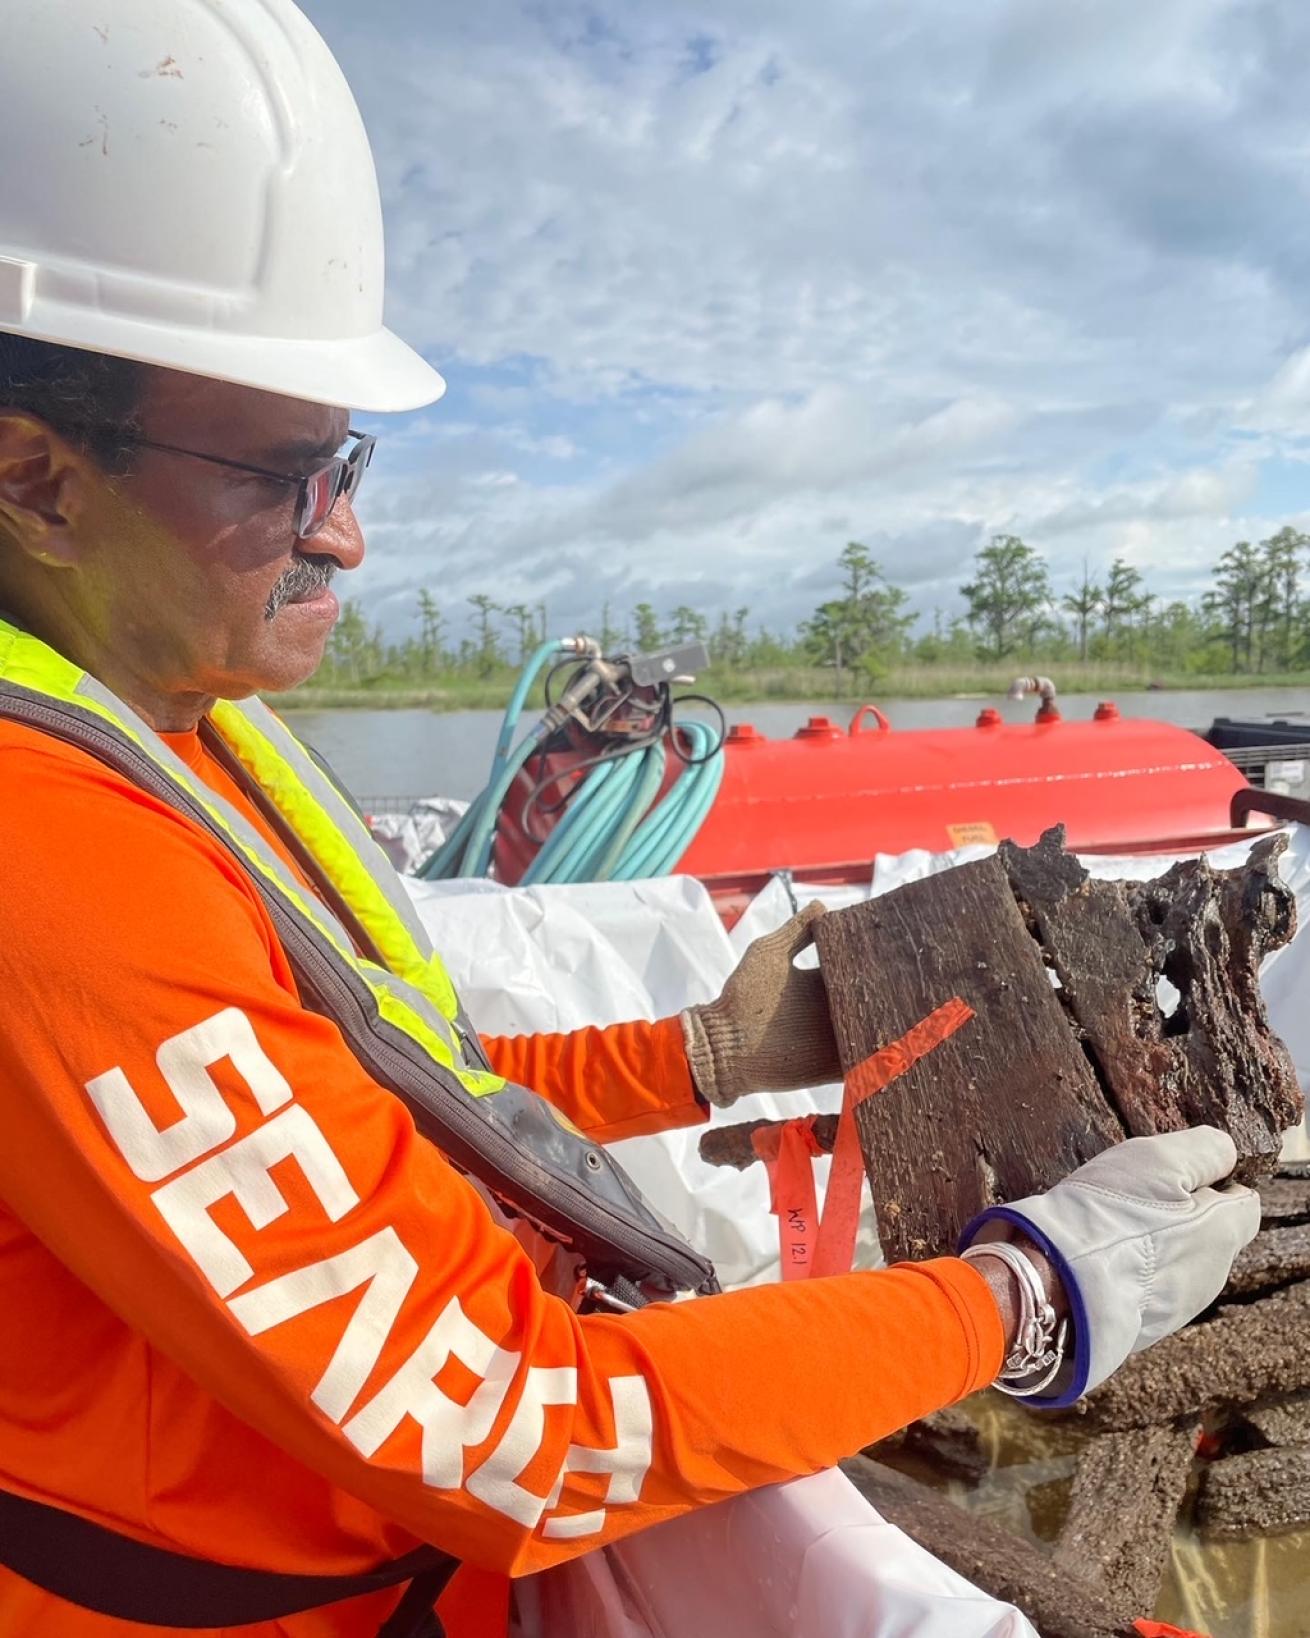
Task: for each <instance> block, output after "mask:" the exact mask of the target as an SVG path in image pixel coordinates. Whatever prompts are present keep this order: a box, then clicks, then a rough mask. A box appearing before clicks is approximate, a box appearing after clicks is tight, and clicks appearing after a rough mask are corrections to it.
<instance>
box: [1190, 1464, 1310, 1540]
mask: <svg viewBox="0 0 1310 1638" xmlns="http://www.w3.org/2000/svg"><path fill="white" fill-rule="evenodd" d="M1196 1521H1197V1524H1198V1526H1199V1527H1200V1530H1201V1533H1202V1534H1203V1535H1204V1536H1206V1537H1208V1538H1209V1539H1210V1540H1212V1541H1240V1540H1243V1539H1245V1538H1246V1537H1248V1536H1276V1535H1283V1534H1286V1533H1287V1532H1288V1531H1290V1530H1304V1529H1306V1528H1307V1527H1308V1526H1310V1448H1306V1447H1305V1446H1295V1447H1292V1448H1288V1449H1272V1450H1251V1451H1247V1452H1245V1453H1244V1454H1243V1455H1240V1456H1227V1457H1225V1458H1224V1460H1223V1461H1219V1462H1212V1463H1211V1464H1210V1466H1209V1467H1208V1468H1207V1469H1206V1471H1205V1475H1204V1477H1203V1478H1202V1480H1201V1489H1200V1494H1199V1495H1198V1497H1197V1507H1196Z"/></svg>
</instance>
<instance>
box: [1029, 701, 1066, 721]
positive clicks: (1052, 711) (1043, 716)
mask: <svg viewBox="0 0 1310 1638" xmlns="http://www.w3.org/2000/svg"><path fill="white" fill-rule="evenodd" d="M1033 720H1034V721H1035V722H1063V721H1064V718H1063V717H1062V716H1061V715H1060V707H1059V706H1058V705H1056V704H1055V702H1054V701H1053V700H1052V701H1050V702H1049V703H1047V702H1046V701H1043V703H1042V704H1041V705H1040V706H1039V707H1038V710H1037V715H1036V717H1035V718H1034V719H1033Z"/></svg>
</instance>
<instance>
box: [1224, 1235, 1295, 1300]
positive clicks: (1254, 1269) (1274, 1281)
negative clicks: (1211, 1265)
mask: <svg viewBox="0 0 1310 1638" xmlns="http://www.w3.org/2000/svg"><path fill="white" fill-rule="evenodd" d="M1305 1279H1310V1223H1294V1224H1292V1225H1290V1226H1289V1227H1285V1228H1267V1229H1262V1230H1261V1231H1260V1233H1259V1234H1257V1235H1256V1237H1255V1239H1254V1240H1252V1241H1251V1243H1250V1245H1248V1246H1243V1248H1242V1249H1241V1251H1239V1252H1238V1254H1237V1260H1236V1262H1234V1264H1233V1270H1232V1273H1231V1274H1230V1275H1229V1276H1228V1284H1227V1285H1226V1286H1225V1287H1224V1290H1223V1295H1224V1296H1225V1297H1226V1298H1231V1297H1249V1296H1254V1295H1256V1294H1258V1293H1260V1292H1265V1291H1273V1290H1276V1289H1277V1288H1278V1287H1279V1286H1282V1285H1290V1284H1291V1283H1292V1282H1293V1281H1294V1280H1305Z"/></svg>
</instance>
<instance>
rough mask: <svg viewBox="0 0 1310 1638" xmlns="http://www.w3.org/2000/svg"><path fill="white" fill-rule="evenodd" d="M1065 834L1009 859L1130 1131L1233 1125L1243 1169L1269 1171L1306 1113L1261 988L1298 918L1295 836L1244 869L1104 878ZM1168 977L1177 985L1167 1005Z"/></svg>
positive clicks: (1192, 862)
mask: <svg viewBox="0 0 1310 1638" xmlns="http://www.w3.org/2000/svg"><path fill="white" fill-rule="evenodd" d="M1062 843H1063V834H1062V832H1058V831H1048V832H1047V834H1046V835H1045V836H1044V837H1043V838H1042V840H1041V842H1040V843H1039V844H1038V846H1037V847H1035V848H1017V847H1015V846H1014V845H1013V844H1011V843H1005V844H1004V845H1003V846H1002V848H1001V858H1002V860H1003V862H1004V865H1005V868H1006V870H1007V871H1008V873H1009V876H1010V879H1011V881H1012V882H1013V884H1014V888H1015V892H1016V893H1017V894H1018V896H1019V899H1020V901H1021V904H1022V907H1023V908H1024V910H1025V913H1026V915H1027V917H1028V920H1029V922H1030V925H1031V926H1032V928H1033V931H1034V933H1035V934H1036V935H1037V937H1038V938H1039V939H1040V940H1041V943H1042V945H1043V947H1044V948H1045V950H1046V953H1047V956H1048V958H1049V959H1050V961H1051V964H1052V966H1053V967H1054V970H1055V972H1056V974H1057V975H1058V977H1059V979H1060V984H1061V994H1062V997H1063V999H1064V1001H1065V1004H1066V1005H1067V1006H1068V1008H1069V1010H1070V1013H1071V1015H1072V1017H1073V1018H1074V1019H1075V1021H1076V1022H1077V1024H1078V1026H1079V1028H1080V1030H1081V1032H1082V1034H1083V1037H1084V1040H1085V1042H1086V1045H1087V1049H1088V1051H1089V1053H1090V1054H1091V1056H1092V1059H1093V1062H1094V1064H1095V1066H1096V1070H1097V1075H1098V1078H1099V1080H1100V1082H1101V1085H1102V1086H1103V1087H1104V1089H1105V1090H1106V1093H1107V1095H1108V1096H1109V1098H1110V1102H1111V1104H1112V1107H1113V1108H1114V1110H1115V1112H1116V1114H1117V1115H1118V1116H1119V1118H1120V1120H1121V1121H1122V1122H1123V1125H1124V1128H1125V1130H1126V1131H1127V1132H1128V1133H1130V1134H1133V1135H1145V1134H1149V1133H1153V1132H1166V1131H1178V1130H1180V1129H1182V1128H1184V1127H1188V1126H1199V1125H1213V1126H1221V1127H1223V1128H1224V1129H1225V1130H1227V1131H1228V1132H1230V1133H1231V1134H1232V1136H1233V1139H1234V1141H1235V1143H1236V1144H1237V1149H1238V1154H1239V1156H1240V1157H1241V1163H1240V1165H1239V1170H1238V1175H1239V1176H1240V1177H1242V1178H1243V1179H1244V1180H1245V1181H1254V1180H1255V1179H1256V1178H1258V1177H1260V1176H1262V1175H1268V1173H1270V1172H1271V1171H1272V1170H1273V1169H1274V1164H1275V1161H1276V1158H1277V1155H1278V1150H1279V1146H1280V1142H1281V1134H1282V1133H1283V1132H1284V1131H1285V1130H1286V1129H1287V1128H1288V1127H1289V1126H1291V1125H1293V1124H1295V1122H1296V1121H1297V1120H1298V1119H1299V1118H1300V1115H1301V1109H1302V1103H1301V1096H1300V1091H1299V1089H1298V1087H1297V1083H1296V1074H1295V1070H1294V1068H1293V1066H1292V1061H1291V1057H1290V1055H1289V1054H1288V1052H1287V1050H1286V1048H1285V1047H1284V1046H1283V1044H1282V1042H1281V1041H1279V1040H1278V1038H1277V1037H1276V1036H1275V1035H1274V1034H1273V1033H1272V1031H1271V1030H1270V1028H1269V1019H1268V1015H1267V1013H1266V1011H1265V1006H1264V1001H1263V998H1262V997H1261V994H1260V986H1259V968H1260V962H1261V960H1262V959H1263V958H1264V956H1265V955H1267V954H1268V953H1269V952H1270V951H1271V950H1276V949H1278V948H1280V947H1281V946H1282V945H1283V944H1286V943H1287V941H1288V940H1289V939H1290V938H1291V936H1292V933H1293V932H1294V931H1295V927H1296V905H1295V899H1294V898H1293V895H1292V892H1291V890H1290V889H1289V888H1288V887H1287V886H1286V885H1285V884H1284V883H1283V882H1282V881H1281V880H1280V879H1279V877H1278V871H1277V860H1278V856H1279V854H1280V853H1281V852H1282V850H1283V848H1284V846H1285V845H1286V844H1285V839H1284V838H1282V837H1281V836H1280V837H1273V838H1270V839H1269V840H1268V841H1265V842H1261V843H1260V844H1258V845H1257V846H1256V847H1255V848H1254V849H1253V850H1252V854H1251V857H1250V860H1249V861H1248V862H1247V863H1246V864H1245V865H1242V866H1240V867H1238V868H1237V869H1235V870H1228V871H1216V870H1214V869H1213V868H1212V867H1211V866H1210V864H1209V863H1208V861H1207V860H1206V859H1204V858H1199V859H1188V860H1184V861H1183V862H1182V863H1180V864H1177V865H1174V866H1173V867H1172V869H1170V870H1168V871H1166V872H1165V874H1164V875H1162V876H1160V877H1158V878H1156V879H1155V880H1153V881H1147V882H1103V881H1092V880H1090V879H1089V878H1088V876H1087V874H1086V872H1085V871H1084V870H1083V868H1082V867H1081V865H1079V864H1078V862H1077V860H1076V859H1074V858H1072V857H1071V856H1070V855H1069V854H1067V853H1065V852H1064V851H1063V846H1062ZM1162 978H1163V979H1165V980H1167V981H1168V982H1169V983H1170V984H1171V985H1172V986H1173V987H1174V989H1175V990H1176V992H1177V1001H1176V1003H1175V1004H1174V1005H1172V1006H1171V1007H1170V1008H1169V1010H1168V1011H1167V1012H1166V1011H1164V1010H1162V1008H1161V1006H1160V1004H1159V1000H1158V985H1159V981H1160V980H1161V979H1162Z"/></svg>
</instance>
